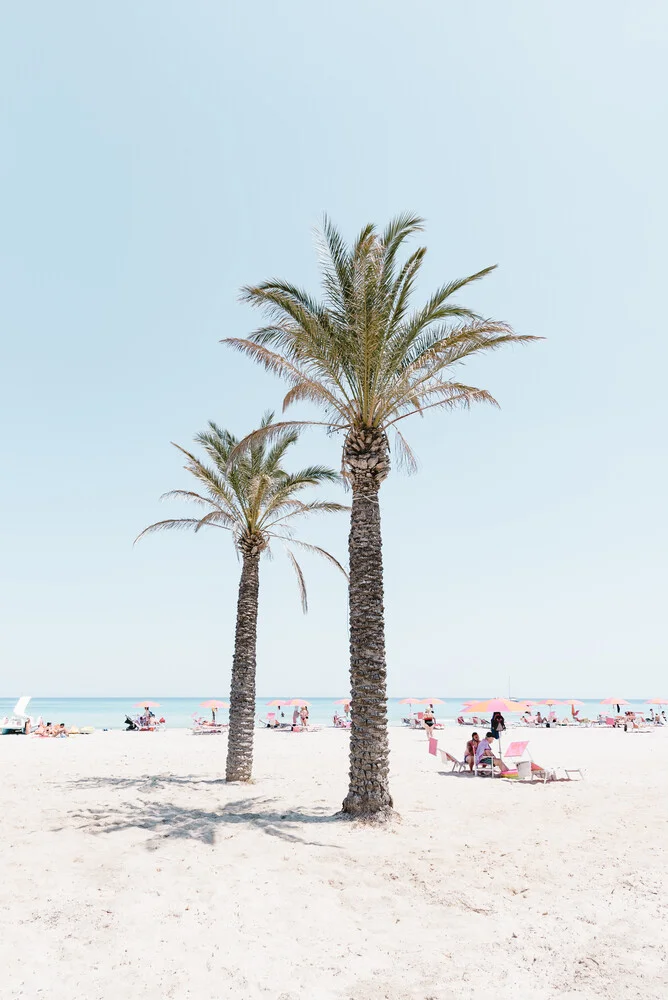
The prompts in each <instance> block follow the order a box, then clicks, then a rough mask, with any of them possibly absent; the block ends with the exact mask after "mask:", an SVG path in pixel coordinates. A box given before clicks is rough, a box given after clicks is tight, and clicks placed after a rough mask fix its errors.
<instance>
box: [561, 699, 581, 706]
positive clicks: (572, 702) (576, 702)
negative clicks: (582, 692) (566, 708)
mask: <svg viewBox="0 0 668 1000" xmlns="http://www.w3.org/2000/svg"><path fill="white" fill-rule="evenodd" d="M564 705H580V706H582V705H584V702H583V701H579V700H578V699H577V698H566V700H565V701H564Z"/></svg>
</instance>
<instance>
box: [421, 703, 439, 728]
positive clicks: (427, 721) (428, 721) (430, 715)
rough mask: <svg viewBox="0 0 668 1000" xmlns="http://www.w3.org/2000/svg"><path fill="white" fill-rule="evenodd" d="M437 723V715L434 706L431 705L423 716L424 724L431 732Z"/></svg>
mask: <svg viewBox="0 0 668 1000" xmlns="http://www.w3.org/2000/svg"><path fill="white" fill-rule="evenodd" d="M435 723H436V716H435V715H434V710H433V708H431V707H429V708H428V709H427V710H426V712H425V713H424V715H423V716H422V725H423V726H424V728H425V729H426V730H427V732H428V733H430V732H431V730H432V729H433V727H434V725H435Z"/></svg>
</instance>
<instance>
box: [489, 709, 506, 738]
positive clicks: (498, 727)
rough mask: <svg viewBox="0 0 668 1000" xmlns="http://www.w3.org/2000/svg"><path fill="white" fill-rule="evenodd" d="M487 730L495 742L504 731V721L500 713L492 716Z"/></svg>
mask: <svg viewBox="0 0 668 1000" xmlns="http://www.w3.org/2000/svg"><path fill="white" fill-rule="evenodd" d="M489 730H490V732H491V734H492V736H493V737H494V739H495V740H498V739H499V734H500V733H504V732H505V731H506V720H505V719H504V718H503V716H502V715H501V712H495V713H494V715H493V716H492V721H491V722H490V725H489Z"/></svg>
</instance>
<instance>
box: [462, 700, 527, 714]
mask: <svg viewBox="0 0 668 1000" xmlns="http://www.w3.org/2000/svg"><path fill="white" fill-rule="evenodd" d="M526 707H527V703H526V701H511V700H510V699H509V698H490V699H489V700H488V701H471V702H467V703H466V710H467V712H501V713H503V712H511V713H512V712H524V711H525V709H526Z"/></svg>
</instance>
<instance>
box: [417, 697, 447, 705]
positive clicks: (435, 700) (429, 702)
mask: <svg viewBox="0 0 668 1000" xmlns="http://www.w3.org/2000/svg"><path fill="white" fill-rule="evenodd" d="M420 705H445V702H444V701H443V699H442V698H422V700H421V701H420Z"/></svg>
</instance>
